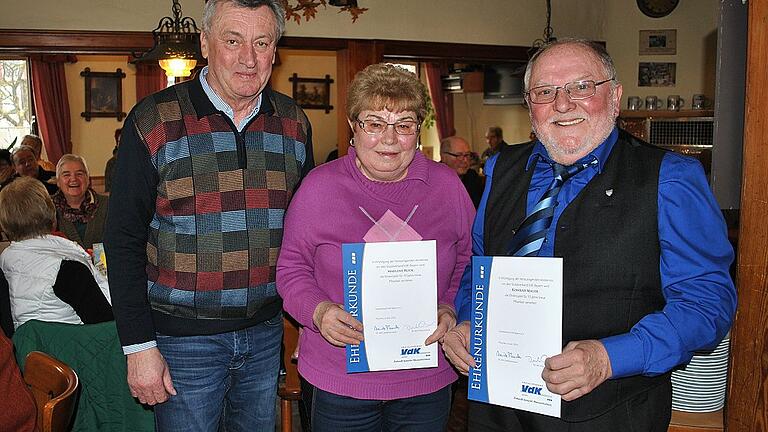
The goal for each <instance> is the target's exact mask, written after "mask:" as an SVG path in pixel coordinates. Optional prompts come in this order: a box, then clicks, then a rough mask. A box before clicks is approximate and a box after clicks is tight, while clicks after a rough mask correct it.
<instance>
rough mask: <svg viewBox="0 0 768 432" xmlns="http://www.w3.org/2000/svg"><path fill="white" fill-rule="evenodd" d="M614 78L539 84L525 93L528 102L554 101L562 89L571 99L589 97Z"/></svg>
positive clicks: (542, 102)
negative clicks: (563, 83)
mask: <svg viewBox="0 0 768 432" xmlns="http://www.w3.org/2000/svg"><path fill="white" fill-rule="evenodd" d="M614 79H616V77H612V78H608V79H607V80H602V81H594V80H583V81H574V82H569V83H567V84H565V85H562V86H554V85H544V86H538V87H534V88H532V89H530V90H528V91H527V92H525V94H526V95H527V96H528V102H530V103H535V104H545V103H550V102H552V101H554V100H555V99H556V98H557V91H558V90H560V89H563V90H565V93H567V94H568V97H569V98H570V99H571V100H580V99H588V98H591V97H592V96H594V95H595V93H596V92H597V86H599V85H601V84H605V83H607V82H610V81H613V80H614Z"/></svg>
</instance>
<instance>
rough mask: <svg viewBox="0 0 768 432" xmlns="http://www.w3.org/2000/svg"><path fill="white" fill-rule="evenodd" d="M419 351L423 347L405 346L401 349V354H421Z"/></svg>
mask: <svg viewBox="0 0 768 432" xmlns="http://www.w3.org/2000/svg"><path fill="white" fill-rule="evenodd" d="M419 351H421V348H403V349H401V350H400V355H401V356H404V355H414V354H419Z"/></svg>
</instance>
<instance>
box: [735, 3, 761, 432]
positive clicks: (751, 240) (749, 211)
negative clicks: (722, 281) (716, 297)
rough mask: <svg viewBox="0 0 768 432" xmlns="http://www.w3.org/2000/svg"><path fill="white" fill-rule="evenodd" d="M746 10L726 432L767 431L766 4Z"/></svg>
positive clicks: (754, 4)
mask: <svg viewBox="0 0 768 432" xmlns="http://www.w3.org/2000/svg"><path fill="white" fill-rule="evenodd" d="M748 5H749V12H748V13H749V18H748V20H749V24H748V27H749V36H748V42H747V87H746V102H745V120H744V125H745V126H744V164H743V181H742V191H741V226H740V233H739V261H738V276H737V279H738V286H739V308H738V312H737V313H736V323H735V325H734V328H733V330H732V332H731V344H732V345H731V374H730V382H729V389H728V390H729V391H728V403H727V414H726V430H727V431H728V432H756V431H766V430H768V355H767V354H766V353H768V277H767V276H768V224H766V223H765V218H766V215H768V138H766V133H765V131H766V130H767V129H768V121H766V118H768V105H767V104H766V100H768V75H766V70H768V25H766V23H767V22H768V1H764V0H755V1H750V2H748Z"/></svg>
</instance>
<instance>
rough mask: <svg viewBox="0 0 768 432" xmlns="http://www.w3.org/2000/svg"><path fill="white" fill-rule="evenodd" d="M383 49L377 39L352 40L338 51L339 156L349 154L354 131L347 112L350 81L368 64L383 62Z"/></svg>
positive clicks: (337, 112)
mask: <svg viewBox="0 0 768 432" xmlns="http://www.w3.org/2000/svg"><path fill="white" fill-rule="evenodd" d="M382 51H383V46H382V44H381V43H379V42H377V41H375V40H370V41H363V40H350V41H348V44H347V48H345V49H343V50H340V51H338V54H337V56H336V62H337V63H336V64H337V67H336V69H337V78H338V80H337V83H338V85H337V87H336V88H337V89H338V103H337V105H338V110H337V111H336V115H337V122H338V131H339V132H338V137H337V143H336V145H337V146H338V148H339V156H343V155H345V154H347V148H348V147H349V139H350V138H352V131H351V130H350V129H349V124H348V123H347V114H346V113H347V89H348V88H349V83H350V82H352V79H353V78H354V77H355V74H356V73H358V72H360V71H361V70H363V69H365V67H366V66H368V65H372V64H374V63H379V62H381V61H382V60H383V59H384V57H383V54H382Z"/></svg>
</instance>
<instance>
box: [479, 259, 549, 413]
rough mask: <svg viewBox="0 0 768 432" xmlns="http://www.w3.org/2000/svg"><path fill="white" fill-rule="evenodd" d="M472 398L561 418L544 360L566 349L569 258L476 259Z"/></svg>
mask: <svg viewBox="0 0 768 432" xmlns="http://www.w3.org/2000/svg"><path fill="white" fill-rule="evenodd" d="M472 299H473V307H472V320H471V323H472V326H471V334H470V347H469V350H470V354H472V356H473V357H474V359H475V362H476V364H477V368H471V369H470V370H469V393H468V397H469V399H472V400H475V401H480V402H488V403H491V404H494V405H502V406H506V407H510V408H516V409H521V410H525V411H530V412H535V413H539V414H545V415H548V416H553V417H560V395H557V394H554V393H551V392H549V391H548V390H547V387H546V385H545V384H544V380H542V379H541V372H542V371H543V370H544V360H545V359H546V358H547V357H551V356H553V355H556V354H560V352H561V351H562V328H563V326H562V321H563V318H562V317H563V260H562V258H549V257H547V258H544V257H487V256H476V257H472Z"/></svg>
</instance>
